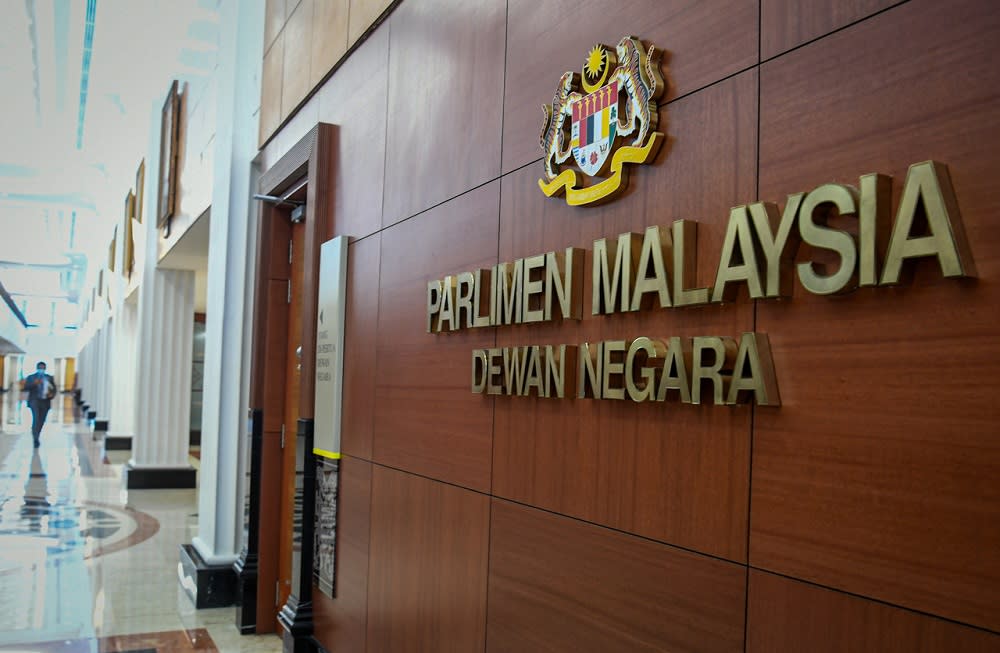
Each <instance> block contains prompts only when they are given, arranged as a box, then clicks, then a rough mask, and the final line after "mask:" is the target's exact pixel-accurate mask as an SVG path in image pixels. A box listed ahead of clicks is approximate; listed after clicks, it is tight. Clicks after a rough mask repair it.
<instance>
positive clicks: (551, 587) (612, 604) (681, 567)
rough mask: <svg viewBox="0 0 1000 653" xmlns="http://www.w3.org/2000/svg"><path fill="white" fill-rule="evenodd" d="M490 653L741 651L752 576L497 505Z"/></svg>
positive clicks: (662, 547) (533, 512)
mask: <svg viewBox="0 0 1000 653" xmlns="http://www.w3.org/2000/svg"><path fill="white" fill-rule="evenodd" d="M489 580H490V583H489V619H488V623H487V646H486V650H487V651H488V653H501V652H508V651H509V652H511V653H520V652H522V651H574V652H578V653H584V652H586V651H593V652H595V653H597V652H601V653H603V652H606V651H741V650H742V649H743V619H744V600H745V590H746V570H745V569H744V568H743V567H742V566H740V565H736V564H733V563H729V562H723V561H721V560H716V559H713V558H709V557H706V556H700V555H697V554H694V553H688V552H686V551H681V550H679V549H675V548H672V547H668V546H665V545H662V544H656V543H654V542H650V541H648V540H643V539H641V538H637V537H633V536H630V535H625V534H623V533H616V532H614V531H610V530H607V529H605V528H601V527H599V526H594V525H591V524H584V523H581V522H578V521H576V520H574V519H568V518H566V517H560V516H557V515H553V514H551V513H546V512H543V511H541V510H535V509H532V508H527V507H524V506H519V505H516V504H512V503H508V502H506V501H498V500H494V501H493V516H492V521H491V527H490V579H489Z"/></svg>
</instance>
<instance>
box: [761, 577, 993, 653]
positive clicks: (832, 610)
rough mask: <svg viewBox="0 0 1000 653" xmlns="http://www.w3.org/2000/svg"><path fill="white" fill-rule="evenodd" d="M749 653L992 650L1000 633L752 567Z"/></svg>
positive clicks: (977, 652)
mask: <svg viewBox="0 0 1000 653" xmlns="http://www.w3.org/2000/svg"><path fill="white" fill-rule="evenodd" d="M749 593H750V597H749V598H750V604H749V605H750V607H749V611H748V622H749V629H748V636H747V648H746V650H747V651H748V652H749V653H771V652H779V651H809V652H810V653H848V652H849V653H913V652H915V651H916V652H919V653H952V652H953V651H962V652H963V653H988V652H991V651H998V650H1000V635H995V634H990V633H987V632H984V631H981V630H977V629H975V628H969V627H967V626H961V625H958V624H955V623H952V622H948V621H944V620H942V619H936V618H934V617H931V616H928V615H923V614H918V613H916V612H910V611H909V610H903V609H900V608H895V607H892V606H889V605H885V604H882V603H876V602H875V601H868V600H866V599H863V598H861V597H857V596H850V595H848V594H843V593H841V592H835V591H832V590H828V589H825V588H822V587H817V586H815V585H810V584H808V583H803V582H800V581H796V580H792V579H790V578H784V577H782V576H776V575H774V574H768V573H766V572H762V571H758V570H756V569H751V570H750V589H749Z"/></svg>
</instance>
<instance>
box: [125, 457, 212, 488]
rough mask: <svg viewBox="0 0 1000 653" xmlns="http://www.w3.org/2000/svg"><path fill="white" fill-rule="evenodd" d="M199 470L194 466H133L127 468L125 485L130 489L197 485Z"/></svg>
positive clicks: (130, 464) (129, 465) (190, 486)
mask: <svg viewBox="0 0 1000 653" xmlns="http://www.w3.org/2000/svg"><path fill="white" fill-rule="evenodd" d="M197 480H198V472H197V470H195V468H194V467H133V466H132V463H129V464H128V466H127V467H126V468H125V487H126V488H127V489H129V490H173V489H188V488H194V487H197Z"/></svg>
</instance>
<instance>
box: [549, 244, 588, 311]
mask: <svg viewBox="0 0 1000 653" xmlns="http://www.w3.org/2000/svg"><path fill="white" fill-rule="evenodd" d="M560 268H562V270H563V272H562V274H561V275H560V272H559V269H560ZM553 297H555V298H556V299H558V301H559V316H560V318H562V319H564V320H565V319H567V318H571V319H574V320H579V319H580V318H582V317H583V250H582V249H577V248H575V247H567V248H566V252H565V253H560V252H549V253H548V254H546V255H545V320H546V321H548V320H551V319H552V299H553Z"/></svg>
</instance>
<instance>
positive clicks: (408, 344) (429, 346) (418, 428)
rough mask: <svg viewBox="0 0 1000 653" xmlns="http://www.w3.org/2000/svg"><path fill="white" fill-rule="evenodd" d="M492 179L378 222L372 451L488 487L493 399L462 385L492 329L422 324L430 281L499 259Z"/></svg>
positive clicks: (389, 460)
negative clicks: (422, 209) (385, 223)
mask: <svg viewBox="0 0 1000 653" xmlns="http://www.w3.org/2000/svg"><path fill="white" fill-rule="evenodd" d="M499 193H500V184H499V182H493V183H491V184H488V185H486V186H483V187H482V188H479V189H477V190H475V191H472V192H470V193H467V194H465V195H462V196H461V197H458V198H455V199H454V200H452V201H450V202H447V203H446V204H443V205H441V206H439V207H436V208H434V209H433V210H431V211H428V212H426V213H424V214H421V215H419V216H417V217H415V218H412V219H410V220H407V221H406V222H403V223H401V224H398V225H396V226H394V227H392V228H390V229H387V230H385V231H383V232H382V253H381V275H380V276H381V279H380V291H379V312H378V315H379V319H378V344H377V347H378V353H377V356H378V373H377V380H376V388H375V403H376V406H378V409H377V410H376V413H375V442H374V452H373V453H374V458H373V459H374V460H375V461H376V462H380V463H384V464H386V465H390V466H392V467H398V468H400V469H406V470H409V471H412V472H416V473H418V474H424V475H426V476H431V477H433V478H438V479H441V480H444V481H448V482H450V483H456V484H458V485H463V486H465V487H470V488H473V489H476V490H483V491H488V490H489V488H490V450H491V446H492V433H491V431H492V428H491V427H492V423H493V402H492V401H491V400H490V399H487V398H486V397H484V396H482V395H474V394H472V393H471V392H470V388H469V384H470V382H469V377H470V372H469V366H470V360H471V352H472V350H473V349H475V348H478V347H489V346H492V345H493V342H494V330H493V329H491V328H487V329H466V330H462V331H457V332H454V333H440V334H437V333H435V334H431V333H427V332H426V331H427V327H426V321H427V318H426V315H427V311H426V297H427V282H428V281H431V280H433V279H441V278H443V277H444V276H445V275H448V274H457V273H459V272H463V271H467V270H475V269H477V268H481V267H490V266H492V265H494V264H495V263H496V234H497V205H498V202H499V197H498V195H499Z"/></svg>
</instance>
